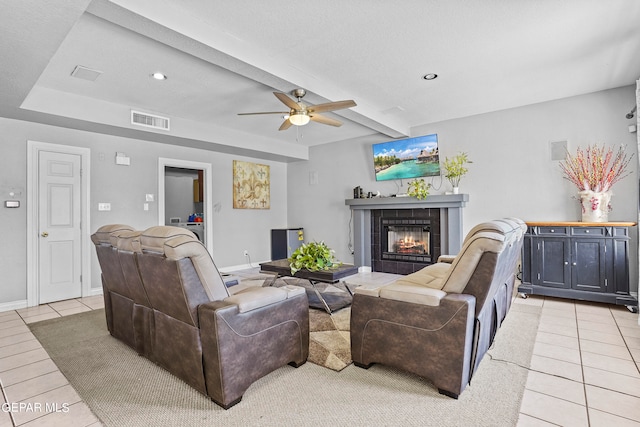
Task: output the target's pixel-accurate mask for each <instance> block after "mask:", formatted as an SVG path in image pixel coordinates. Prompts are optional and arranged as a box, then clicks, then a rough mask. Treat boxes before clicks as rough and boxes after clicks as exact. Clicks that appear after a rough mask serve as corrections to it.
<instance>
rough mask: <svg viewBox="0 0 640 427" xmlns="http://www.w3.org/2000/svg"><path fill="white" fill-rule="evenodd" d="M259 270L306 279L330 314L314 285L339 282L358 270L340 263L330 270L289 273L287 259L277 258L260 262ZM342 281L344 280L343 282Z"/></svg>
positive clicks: (347, 288) (350, 265) (325, 302)
mask: <svg viewBox="0 0 640 427" xmlns="http://www.w3.org/2000/svg"><path fill="white" fill-rule="evenodd" d="M260 272H261V273H271V274H273V273H276V275H277V277H295V278H298V279H305V280H308V281H309V283H310V284H311V286H312V288H313V290H314V292H315V294H316V296H317V297H318V299H319V300H320V301H321V302H322V305H323V306H324V309H325V310H326V312H327V313H329V314H331V313H332V312H333V311H332V310H331V308H330V307H329V304H327V301H326V300H325V299H324V297H323V296H322V293H321V292H320V291H319V290H318V288H317V287H316V284H317V283H338V282H341V280H340V279H342V278H344V277H347V276H352V275H354V274H356V273H357V272H358V267H356V266H355V265H352V264H342V265H340V266H338V267H335V268H331V269H330V270H321V271H310V270H306V269H303V270H299V271H296V273H295V274H291V267H290V266H289V260H287V259H279V260H276V261H269V262H263V263H261V264H260ZM343 283H344V282H343ZM344 287H345V289H346V290H347V292H349V295H352V296H353V293H352V292H351V289H349V287H348V286H347V285H346V284H345V285H344Z"/></svg>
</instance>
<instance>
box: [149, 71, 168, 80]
mask: <svg viewBox="0 0 640 427" xmlns="http://www.w3.org/2000/svg"><path fill="white" fill-rule="evenodd" d="M151 77H153V78H154V79H156V80H167V76H166V75H164V74H162V73H161V72H159V71H157V72H155V73H153V74H151Z"/></svg>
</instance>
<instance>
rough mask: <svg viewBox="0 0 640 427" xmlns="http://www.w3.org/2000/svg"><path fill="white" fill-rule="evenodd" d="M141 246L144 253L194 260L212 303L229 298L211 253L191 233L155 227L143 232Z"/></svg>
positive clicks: (175, 259)
mask: <svg viewBox="0 0 640 427" xmlns="http://www.w3.org/2000/svg"><path fill="white" fill-rule="evenodd" d="M140 243H141V247H142V250H143V251H147V252H153V253H158V254H163V255H164V256H165V257H167V259H170V260H173V261H178V260H181V259H183V258H190V259H191V262H192V264H193V267H194V268H195V270H196V273H197V274H198V278H199V279H200V282H201V283H202V286H203V287H204V290H205V292H206V294H207V296H208V297H209V299H210V300H211V301H217V300H221V299H224V298H227V297H228V296H229V291H228V290H227V286H226V285H225V284H224V280H222V277H221V276H220V272H219V271H218V269H217V267H216V265H215V263H214V262H213V259H212V258H211V255H210V254H209V251H207V248H205V246H204V245H203V244H202V242H200V240H198V238H197V237H196V235H195V234H193V233H192V232H191V231H189V230H185V229H183V228H179V227H171V226H157V227H151V228H149V229H147V230H145V231H143V232H142V234H141V235H140Z"/></svg>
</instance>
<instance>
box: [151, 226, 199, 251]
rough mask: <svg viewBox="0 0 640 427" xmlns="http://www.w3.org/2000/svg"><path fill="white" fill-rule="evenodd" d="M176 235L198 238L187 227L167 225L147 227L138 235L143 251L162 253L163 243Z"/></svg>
mask: <svg viewBox="0 0 640 427" xmlns="http://www.w3.org/2000/svg"><path fill="white" fill-rule="evenodd" d="M178 236H187V237H191V238H193V239H195V240H198V238H197V237H196V235H195V234H193V233H192V232H191V231H189V230H187V229H184V228H180V227H172V226H169V225H158V226H155V227H150V228H147V229H146V230H144V231H143V232H142V234H141V235H140V245H141V247H142V250H143V251H151V252H156V253H159V254H164V244H165V243H166V242H167V241H168V240H170V239H173V238H174V237H178Z"/></svg>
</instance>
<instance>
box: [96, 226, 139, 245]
mask: <svg viewBox="0 0 640 427" xmlns="http://www.w3.org/2000/svg"><path fill="white" fill-rule="evenodd" d="M121 231H134V229H133V227H130V226H128V225H124V224H108V225H103V226H102V227H100V228H98V230H97V231H96V232H95V233H94V234H92V235H91V241H92V242H93V243H94V244H95V245H100V244H103V245H107V244H111V233H115V232H121Z"/></svg>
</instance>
